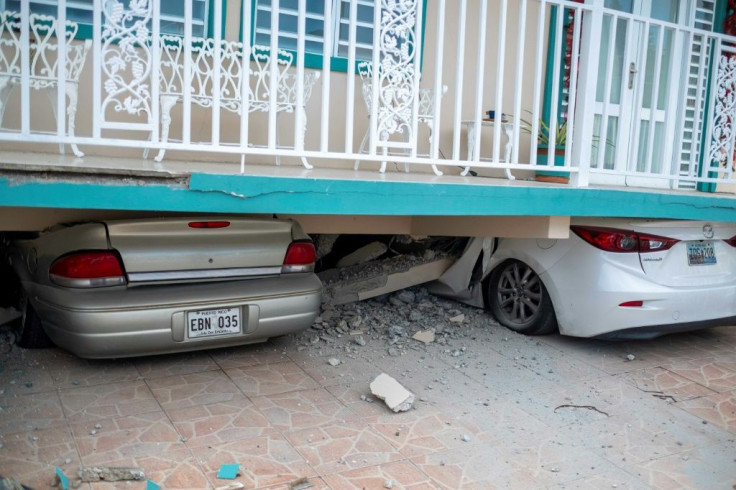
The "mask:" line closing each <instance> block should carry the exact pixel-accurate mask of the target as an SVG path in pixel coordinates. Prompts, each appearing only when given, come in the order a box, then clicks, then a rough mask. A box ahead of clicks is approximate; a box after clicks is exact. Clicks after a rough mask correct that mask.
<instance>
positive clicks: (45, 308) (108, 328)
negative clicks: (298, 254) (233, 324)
mask: <svg viewBox="0 0 736 490" xmlns="http://www.w3.org/2000/svg"><path fill="white" fill-rule="evenodd" d="M26 287H27V288H28V291H29V293H30V297H31V301H32V302H33V305H34V307H35V308H36V310H37V311H38V313H39V316H40V317H41V318H42V320H43V325H44V329H45V330H46V332H47V333H48V335H49V337H51V339H52V340H53V341H54V342H55V343H56V345H58V346H59V347H62V348H64V349H67V350H69V351H71V352H72V353H74V354H76V355H78V356H79V357H84V358H114V357H127V356H142V355H151V354H163V353H170V352H183V351H189V350H199V349H203V348H215V347H226V346H233V345H241V344H248V343H253V342H261V341H264V340H266V339H268V338H270V337H276V336H280V335H285V334H289V333H292V332H297V331H299V330H303V329H304V328H307V327H308V326H309V325H311V323H312V321H313V320H314V318H315V317H316V316H317V314H318V313H319V309H320V305H321V300H322V285H321V283H320V282H319V279H318V278H317V276H315V275H314V274H293V275H283V276H279V277H268V278H259V279H250V280H241V281H224V282H211V283H199V284H186V285H176V284H169V285H156V286H141V287H114V288H100V289H95V290H81V289H69V288H59V287H52V286H36V287H34V285H31V284H27V285H26ZM234 307H237V308H240V311H241V318H242V323H243V328H242V329H241V332H240V333H239V334H232V335H227V336H217V337H208V338H206V339H191V340H190V339H189V338H188V335H187V332H186V326H185V323H186V320H185V319H186V313H187V312H188V311H195V310H206V309H216V308H234Z"/></svg>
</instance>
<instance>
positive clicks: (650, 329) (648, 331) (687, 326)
mask: <svg viewBox="0 0 736 490" xmlns="http://www.w3.org/2000/svg"><path fill="white" fill-rule="evenodd" d="M724 325H736V316H732V317H728V318H714V319H712V320H701V321H697V322H685V323H670V324H666V325H648V326H646V327H635V328H627V329H624V330H616V331H613V332H608V333H605V334H603V335H598V336H597V337H596V338H598V339H603V340H646V339H653V338H656V337H659V336H661V335H665V334H669V333H676V332H689V331H692V330H700V329H703V328H709V327H722V326H724Z"/></svg>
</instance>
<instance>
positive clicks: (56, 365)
mask: <svg viewBox="0 0 736 490" xmlns="http://www.w3.org/2000/svg"><path fill="white" fill-rule="evenodd" d="M55 352H56V354H55V355H54V356H52V357H51V358H50V359H48V360H46V361H44V363H45V365H46V367H47V369H48V371H49V372H50V373H51V375H52V378H53V380H54V385H55V386H57V387H59V388H62V389H64V388H73V387H75V386H80V387H81V386H97V385H106V384H110V383H119V382H122V381H136V380H139V378H140V373H139V372H138V370H137V369H136V368H135V366H134V365H133V363H132V361H130V360H128V359H106V360H95V359H80V358H78V357H76V356H74V355H72V354H69V353H67V352H63V351H55Z"/></svg>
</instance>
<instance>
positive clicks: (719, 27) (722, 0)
mask: <svg viewBox="0 0 736 490" xmlns="http://www.w3.org/2000/svg"><path fill="white" fill-rule="evenodd" d="M715 11H716V12H715V13H716V15H715V18H714V19H713V31H715V32H720V33H722V32H723V22H724V21H725V20H726V14H727V11H728V2H727V0H717V2H716V8H715ZM714 62H715V60H714V59H713V57H711V59H710V61H709V66H708V78H709V80H708V81H709V83H708V85H707V87H708V89H707V90H706V92H705V107H704V113H705V114H710V109H711V107H710V89H711V86H710V80H712V78H713V66H714ZM705 136H706V134H705V131H703V134H702V136H701V139H700V148H706V143H707V142H706V140H705ZM707 153H708V152H706V151H701V152H700V155H699V156H698V169H699V173H700V176H701V177H702V176H703V174H704V173H705V163H706V162H705V157H706V154H707ZM712 165H713V163H712V162H708V168H710V167H712ZM709 173H712V172H709ZM711 176H713V177H715V175H711ZM697 189H698V190H699V191H701V192H715V191H716V184H714V183H712V182H698V185H697Z"/></svg>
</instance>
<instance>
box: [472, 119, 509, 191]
mask: <svg viewBox="0 0 736 490" xmlns="http://www.w3.org/2000/svg"><path fill="white" fill-rule="evenodd" d="M461 124H462V125H463V126H467V127H468V161H471V162H472V161H475V139H476V138H477V137H478V128H477V127H476V124H475V120H474V119H465V120H463V121H462V122H461ZM480 125H481V128H483V127H494V126H495V125H496V121H495V120H493V119H481V121H480ZM512 131H513V125H512V124H511V123H510V122H505V121H501V134H502V135H503V136H504V139H505V140H506V143H505V146H504V157H503V158H504V159H503V161H504V162H506V163H508V162H510V161H511V146H512V145H511V135H512ZM469 170H470V167H469V166H468V167H465V170H463V172H462V174H461V175H463V176H465V175H467V173H468V171H469ZM506 177H507V178H508V179H509V180H514V179H515V177H514V176H513V175H511V170H510V169H508V168H507V169H506Z"/></svg>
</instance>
